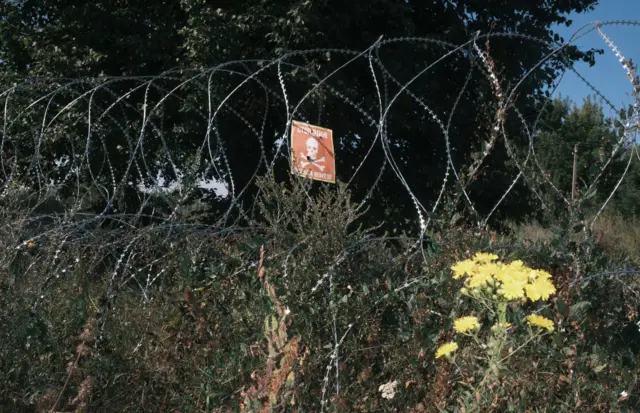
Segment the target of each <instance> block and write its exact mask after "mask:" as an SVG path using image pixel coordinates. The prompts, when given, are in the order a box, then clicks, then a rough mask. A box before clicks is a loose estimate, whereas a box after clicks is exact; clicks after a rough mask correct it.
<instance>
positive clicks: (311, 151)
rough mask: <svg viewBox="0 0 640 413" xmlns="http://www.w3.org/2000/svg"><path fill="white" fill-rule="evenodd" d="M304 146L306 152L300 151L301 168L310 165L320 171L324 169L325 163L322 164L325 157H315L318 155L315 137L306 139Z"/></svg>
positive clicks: (317, 144)
mask: <svg viewBox="0 0 640 413" xmlns="http://www.w3.org/2000/svg"><path fill="white" fill-rule="evenodd" d="M306 147H307V153H306V154H304V153H302V152H300V157H301V159H300V166H301V167H302V168H306V167H307V166H309V165H312V166H315V167H316V168H318V169H319V170H320V171H321V172H322V171H324V168H326V165H324V163H325V157H324V156H323V157H322V158H319V159H316V158H317V157H318V147H319V143H318V141H317V140H316V139H315V138H309V139H307V142H306ZM305 159H306V160H305Z"/></svg>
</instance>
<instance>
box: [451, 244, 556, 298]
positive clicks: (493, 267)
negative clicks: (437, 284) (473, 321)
mask: <svg viewBox="0 0 640 413" xmlns="http://www.w3.org/2000/svg"><path fill="white" fill-rule="evenodd" d="M497 259H498V256H497V255H494V254H486V253H478V254H476V255H475V256H474V257H473V259H470V260H464V261H460V262H458V263H456V264H455V265H453V266H452V267H451V270H453V278H454V279H460V278H462V277H466V279H465V288H463V289H462V291H461V292H462V293H463V294H468V295H480V294H484V293H488V294H489V296H490V297H491V298H493V299H494V300H495V301H513V300H521V299H525V297H526V298H527V299H529V300H530V301H538V300H546V299H548V298H549V296H550V295H551V294H553V293H555V292H556V288H555V286H554V285H553V283H552V282H551V274H549V273H548V272H546V271H543V270H534V269H532V268H529V267H527V266H525V265H524V264H523V263H522V261H520V260H516V261H512V262H510V263H508V264H505V263H502V262H499V261H496V260H497Z"/></svg>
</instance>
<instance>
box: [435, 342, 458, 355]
mask: <svg viewBox="0 0 640 413" xmlns="http://www.w3.org/2000/svg"><path fill="white" fill-rule="evenodd" d="M457 349H458V343H456V342H455V341H451V342H449V343H446V344H443V345H441V346H440V347H438V350H436V358H437V359H438V358H440V357H442V356H449V355H450V354H451V353H453V352H454V351H456V350H457Z"/></svg>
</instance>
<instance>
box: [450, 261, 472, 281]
mask: <svg viewBox="0 0 640 413" xmlns="http://www.w3.org/2000/svg"><path fill="white" fill-rule="evenodd" d="M475 267H476V263H474V262H473V261H471V260H464V261H459V262H457V263H455V264H454V265H452V266H451V270H452V271H453V278H454V279H456V280H457V279H458V278H461V277H463V276H465V275H471V274H473V273H474V271H475Z"/></svg>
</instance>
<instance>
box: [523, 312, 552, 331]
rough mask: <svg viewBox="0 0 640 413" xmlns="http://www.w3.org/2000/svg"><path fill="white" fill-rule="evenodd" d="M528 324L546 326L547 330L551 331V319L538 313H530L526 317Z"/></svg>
mask: <svg viewBox="0 0 640 413" xmlns="http://www.w3.org/2000/svg"><path fill="white" fill-rule="evenodd" d="M527 321H528V322H529V324H531V325H533V326H537V327H542V328H546V329H547V330H549V331H553V321H551V320H549V319H548V318H546V317H543V316H541V315H538V314H531V315H530V316H528V317H527Z"/></svg>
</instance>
